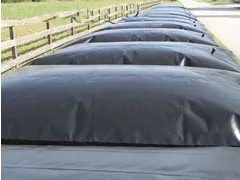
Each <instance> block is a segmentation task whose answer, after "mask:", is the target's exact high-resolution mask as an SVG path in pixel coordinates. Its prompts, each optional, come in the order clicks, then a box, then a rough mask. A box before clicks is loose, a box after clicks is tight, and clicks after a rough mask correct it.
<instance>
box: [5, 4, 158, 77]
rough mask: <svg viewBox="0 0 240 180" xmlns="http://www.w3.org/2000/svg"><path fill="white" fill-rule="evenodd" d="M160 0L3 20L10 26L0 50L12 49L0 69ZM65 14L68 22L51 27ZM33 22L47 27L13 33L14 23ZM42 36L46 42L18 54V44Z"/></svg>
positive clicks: (62, 43)
mask: <svg viewBox="0 0 240 180" xmlns="http://www.w3.org/2000/svg"><path fill="white" fill-rule="evenodd" d="M159 3H160V0H149V1H144V2H140V3H129V4H118V5H112V6H107V7H103V8H99V9H88V8H84V9H80V10H74V11H67V12H57V13H53V14H46V15H42V16H38V17H33V18H29V19H23V20H2V21H1V28H9V35H10V40H7V41H4V42H2V43H1V51H5V50H7V49H11V54H12V55H11V59H10V60H6V61H4V62H3V63H2V67H1V73H3V72H5V71H7V70H9V69H11V68H14V67H16V66H17V65H19V64H22V63H24V62H26V61H28V60H30V59H32V58H34V57H37V56H39V55H41V54H43V53H46V52H49V51H52V50H53V49H54V48H57V47H59V46H61V45H64V44H66V43H68V42H70V41H72V40H74V39H76V38H80V37H81V36H84V35H86V34H88V33H91V32H93V31H95V30H97V29H99V28H101V27H103V26H106V21H109V20H113V22H116V21H119V20H120V19H121V18H122V17H124V16H127V15H130V14H133V13H136V12H137V11H142V10H145V9H148V8H150V7H152V6H155V5H157V4H159ZM80 15H81V16H82V17H83V19H82V20H81V21H80V22H76V20H75V19H76V17H79V16H80ZM68 17H69V18H70V21H69V22H70V23H69V24H66V25H61V26H57V27H51V23H50V22H51V20H54V19H57V18H68ZM36 23H46V30H44V31H41V32H36V33H33V34H30V35H27V36H23V37H19V38H16V37H15V27H17V26H25V25H30V24H36ZM83 25H86V26H87V30H85V31H82V32H78V33H75V28H77V27H81V26H83ZM66 30H70V31H71V33H70V35H69V36H68V37H65V38H63V39H60V40H58V41H56V42H53V41H52V36H53V35H54V34H57V33H62V32H65V31H66ZM41 38H47V42H48V43H47V45H43V46H41V47H39V48H37V49H35V50H31V51H29V52H27V53H25V54H23V55H21V56H18V50H17V46H19V45H24V44H26V43H31V42H33V41H36V40H39V39H41Z"/></svg>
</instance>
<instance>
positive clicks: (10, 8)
mask: <svg viewBox="0 0 240 180" xmlns="http://www.w3.org/2000/svg"><path fill="white" fill-rule="evenodd" d="M141 1H143V0H76V1H57V2H56V1H53V2H25V3H2V19H24V18H30V17H34V16H39V15H42V14H50V13H54V12H61V11H70V10H76V9H81V8H98V7H104V6H107V5H112V4H123V3H134V2H141Z"/></svg>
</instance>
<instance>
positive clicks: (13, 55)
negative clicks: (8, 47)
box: [9, 26, 17, 59]
mask: <svg viewBox="0 0 240 180" xmlns="http://www.w3.org/2000/svg"><path fill="white" fill-rule="evenodd" d="M9 33H10V39H11V40H13V39H14V38H15V32H14V27H13V26H10V27H9ZM16 58H17V47H16V45H14V46H13V47H12V59H16Z"/></svg>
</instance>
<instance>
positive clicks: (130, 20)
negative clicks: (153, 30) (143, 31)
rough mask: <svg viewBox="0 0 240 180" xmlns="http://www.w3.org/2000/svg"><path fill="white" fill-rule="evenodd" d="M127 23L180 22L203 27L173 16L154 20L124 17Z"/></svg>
mask: <svg viewBox="0 0 240 180" xmlns="http://www.w3.org/2000/svg"><path fill="white" fill-rule="evenodd" d="M122 20H123V21H125V22H135V21H159V22H166V21H168V22H180V23H187V24H190V25H194V24H196V25H197V26H202V27H203V25H202V24H200V23H199V22H198V21H195V20H189V19H182V18H172V17H171V16H170V17H169V18H154V17H124V18H123V19H122Z"/></svg>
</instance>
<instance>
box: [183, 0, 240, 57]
mask: <svg viewBox="0 0 240 180" xmlns="http://www.w3.org/2000/svg"><path fill="white" fill-rule="evenodd" d="M180 1H181V2H182V3H183V5H184V6H185V7H186V8H189V9H190V10H191V12H192V13H193V14H194V15H195V16H196V17H197V18H198V20H199V21H200V22H202V23H203V24H204V25H205V26H206V27H207V29H208V30H209V31H210V32H212V33H213V34H214V35H215V36H216V37H217V38H218V39H219V40H220V41H221V42H222V43H223V44H224V45H226V46H227V47H228V49H230V50H231V51H233V53H234V54H235V55H237V56H238V57H240V5H237V4H231V5H210V4H207V3H202V2H196V1H193V0H180Z"/></svg>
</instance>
